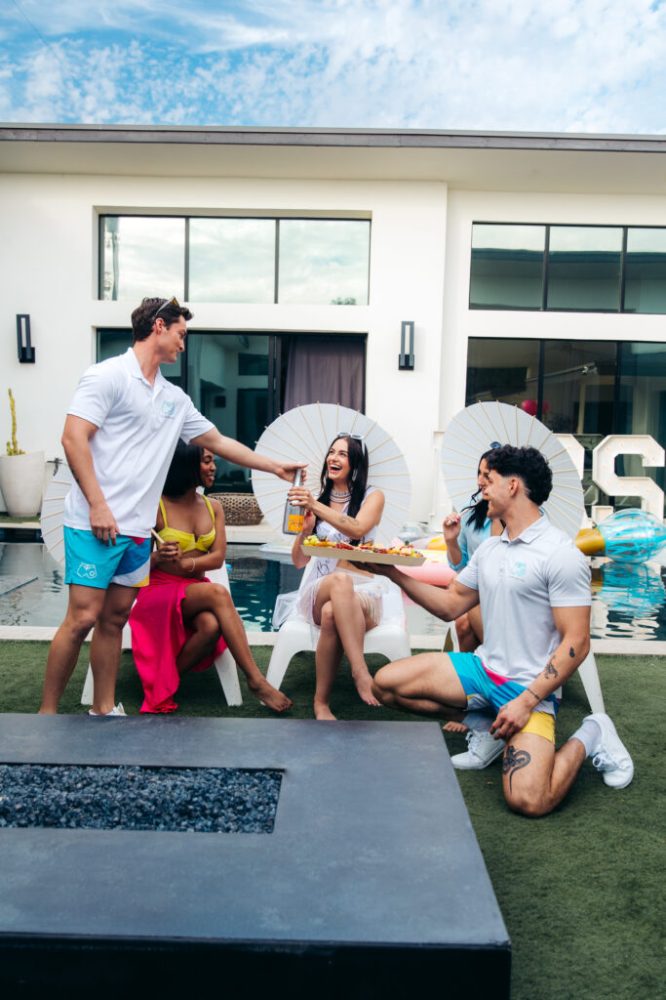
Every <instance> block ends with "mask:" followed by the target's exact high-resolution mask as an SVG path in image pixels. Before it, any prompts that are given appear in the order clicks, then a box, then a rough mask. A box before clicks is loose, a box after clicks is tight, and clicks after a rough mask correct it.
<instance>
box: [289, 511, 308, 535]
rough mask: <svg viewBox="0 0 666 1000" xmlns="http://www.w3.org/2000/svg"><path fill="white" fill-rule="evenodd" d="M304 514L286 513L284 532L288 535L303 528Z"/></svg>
mask: <svg viewBox="0 0 666 1000" xmlns="http://www.w3.org/2000/svg"><path fill="white" fill-rule="evenodd" d="M304 520H305V516H304V515H303V514H288V515H287V524H286V529H285V530H286V532H287V534H288V535H298V534H299V533H300V532H301V531H302V530H303V521H304Z"/></svg>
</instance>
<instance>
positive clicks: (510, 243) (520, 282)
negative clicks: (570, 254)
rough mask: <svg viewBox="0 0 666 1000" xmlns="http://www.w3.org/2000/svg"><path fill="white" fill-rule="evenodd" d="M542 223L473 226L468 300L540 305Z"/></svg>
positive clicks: (494, 305)
mask: <svg viewBox="0 0 666 1000" xmlns="http://www.w3.org/2000/svg"><path fill="white" fill-rule="evenodd" d="M545 247H546V227H545V226H482V225H475V226H474V229H473V230H472V273H471V278H470V303H471V304H472V305H474V306H475V307H476V308H478V309H540V308H541V302H542V298H543V262H544V252H545Z"/></svg>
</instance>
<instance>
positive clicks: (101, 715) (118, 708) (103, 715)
mask: <svg viewBox="0 0 666 1000" xmlns="http://www.w3.org/2000/svg"><path fill="white" fill-rule="evenodd" d="M88 715H94V716H95V718H96V719H110V718H112V717H115V716H119V715H122V716H127V712H126V711H125V709H124V708H123V703H122V702H121V701H119V702H118V704H117V705H114V706H113V708H112V709H111V711H110V712H93V710H92V708H89V709H88Z"/></svg>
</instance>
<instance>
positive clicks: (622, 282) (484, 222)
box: [467, 219, 666, 339]
mask: <svg viewBox="0 0 666 1000" xmlns="http://www.w3.org/2000/svg"><path fill="white" fill-rule="evenodd" d="M474 226H495V227H497V228H499V227H501V226H507V227H509V226H544V227H545V230H546V238H545V244H544V252H543V273H542V289H541V291H542V294H541V306H540V307H539V308H536V307H534V306H520V305H516V306H498V305H492V306H487V305H480V304H476V303H473V302H472V260H471V253H472V251H470V267H469V276H470V280H469V287H468V296H467V307H468V309H470V310H471V311H474V312H476V311H480V312H552V313H579V314H583V315H599V314H608V315H616V314H618V313H619V314H626V315H630V316H649V315H651V316H663V315H666V306H665V307H664V311H663V312H649V313H648V312H644V313H643V312H640V311H638V310H636V309H631V310H626V309H625V293H626V272H627V268H626V262H627V243H628V238H629V232H630V230H632V229H652V230H657V231H660V232H664V233H666V226H644V225H638V224H637V223H633V224H631V225H621V224H619V223H610V222H607V223H600V224H594V225H589V224H587V223H582V224H581V223H576V222H541V221H538V220H534V221H532V220H530V221H529V222H527V221H524V220H523V221H521V222H498V221H495V220H488V219H476V220H474V221H473V222H472V233H473V231H474ZM567 227H571V228H576V229H621V230H622V248H621V250H620V273H619V277H618V281H619V295H618V302H619V306H618V308H617V309H580V308H575V307H564V306H556V307H553V306H549V305H548V279H549V259H550V231H551V229H561V228H567ZM533 339H538V338H533Z"/></svg>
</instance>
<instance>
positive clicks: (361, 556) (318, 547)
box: [301, 535, 425, 566]
mask: <svg viewBox="0 0 666 1000" xmlns="http://www.w3.org/2000/svg"><path fill="white" fill-rule="evenodd" d="M301 551H302V552H303V554H304V555H306V556H314V557H315V558H319V559H347V560H348V561H349V562H355V563H383V564H384V565H385V566H420V565H421V564H422V563H423V562H425V558H424V556H423V555H422V554H421V553H420V552H419V551H418V550H417V549H414V548H412V546H411V545H375V544H374V543H372V542H362V543H361V544H360V545H350V544H348V543H347V542H329V541H326V540H322V539H320V538H317V536H316V535H309V536H308V537H307V538H306V539H305V541H304V542H303V544H302V546H301Z"/></svg>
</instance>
